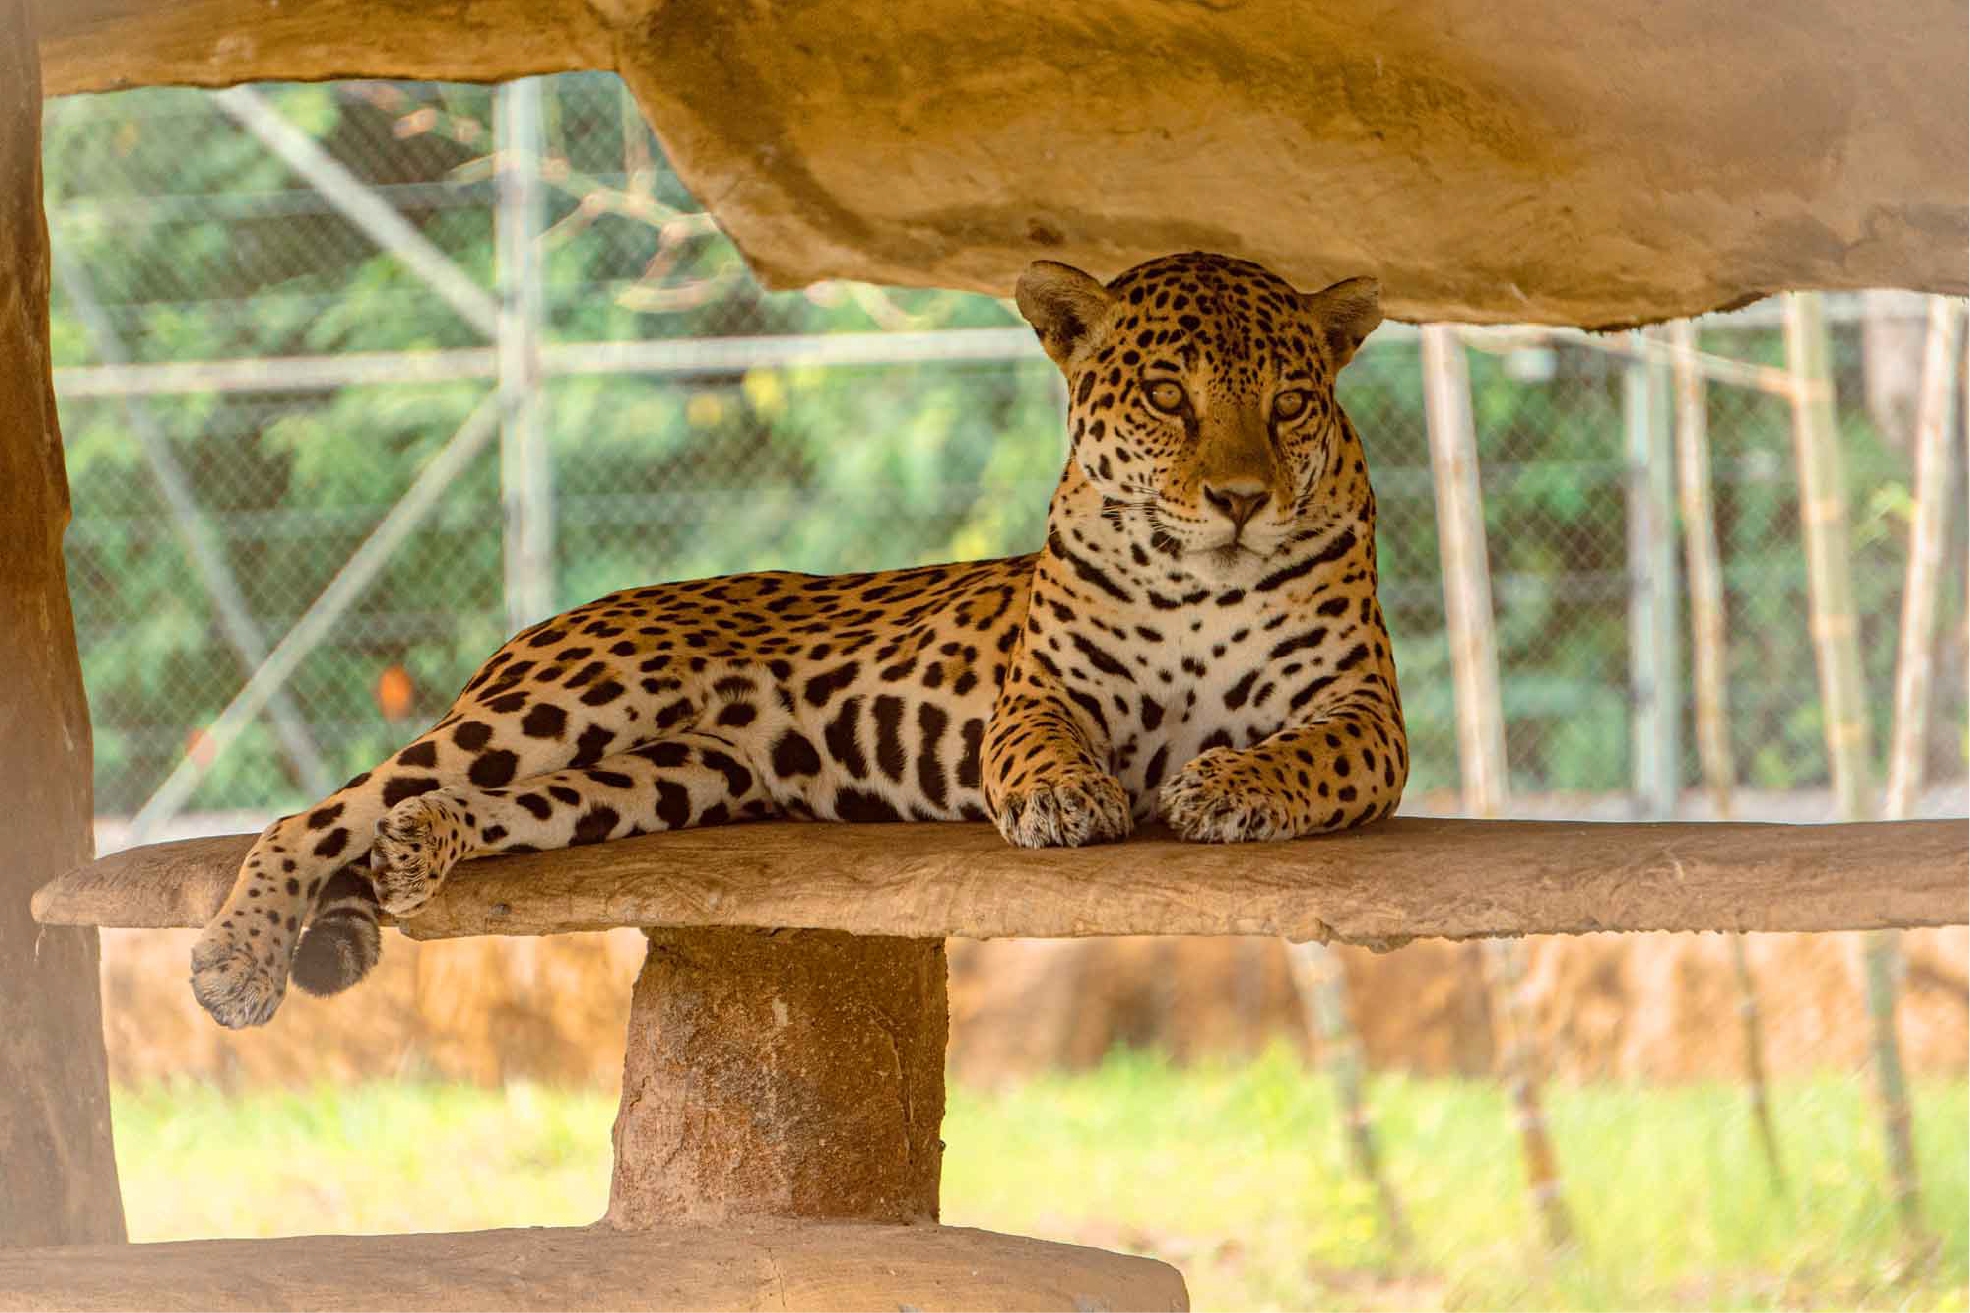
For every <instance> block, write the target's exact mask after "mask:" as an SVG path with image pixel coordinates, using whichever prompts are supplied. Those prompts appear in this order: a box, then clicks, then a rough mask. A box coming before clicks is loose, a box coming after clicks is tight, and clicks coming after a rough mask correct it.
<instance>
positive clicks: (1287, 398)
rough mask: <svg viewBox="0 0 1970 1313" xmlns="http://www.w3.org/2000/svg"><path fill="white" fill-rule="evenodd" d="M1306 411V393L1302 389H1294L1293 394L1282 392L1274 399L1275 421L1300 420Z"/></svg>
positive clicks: (1273, 412)
mask: <svg viewBox="0 0 1970 1313" xmlns="http://www.w3.org/2000/svg"><path fill="white" fill-rule="evenodd" d="M1305 409H1306V392H1305V391H1304V390H1303V389H1301V388H1294V389H1293V390H1292V391H1291V392H1281V393H1280V394H1279V395H1278V396H1276V397H1274V398H1273V399H1272V417H1273V418H1274V419H1298V418H1299V417H1300V413H1301V412H1302V411H1304V410H1305Z"/></svg>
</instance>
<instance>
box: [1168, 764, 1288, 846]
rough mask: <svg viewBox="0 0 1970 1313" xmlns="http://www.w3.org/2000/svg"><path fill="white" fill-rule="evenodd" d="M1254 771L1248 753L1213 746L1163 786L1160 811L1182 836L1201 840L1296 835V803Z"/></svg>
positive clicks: (1231, 840) (1237, 840)
mask: <svg viewBox="0 0 1970 1313" xmlns="http://www.w3.org/2000/svg"><path fill="white" fill-rule="evenodd" d="M1255 775H1256V772H1254V771H1253V770H1252V769H1250V768H1249V766H1248V764H1247V762H1246V761H1245V760H1244V755H1243V754H1241V753H1239V752H1238V751H1236V750H1235V749H1232V748H1212V749H1211V750H1210V751H1209V752H1206V753H1204V754H1203V755H1202V756H1199V757H1197V758H1196V759H1195V760H1193V761H1192V762H1190V764H1189V765H1187V766H1185V767H1184V768H1183V769H1182V770H1180V771H1178V772H1177V773H1176V774H1175V775H1174V776H1173V777H1172V778H1171V779H1170V781H1169V782H1168V783H1167V784H1165V785H1164V786H1163V789H1162V792H1161V793H1160V794H1159V795H1158V796H1157V800H1156V806H1157V810H1158V811H1159V812H1160V813H1161V814H1162V817H1163V819H1164V820H1165V821H1167V822H1169V826H1170V828H1171V829H1173V830H1175V831H1176V832H1177V834H1178V835H1180V836H1181V837H1183V838H1185V839H1190V840H1192V841H1194V842H1197V843H1249V842H1255V841H1261V840H1266V839H1291V838H1294V837H1296V836H1297V835H1298V834H1299V830H1298V828H1297V827H1296V826H1295V825H1294V821H1293V808H1292V806H1291V804H1290V803H1289V802H1288V801H1287V800H1286V799H1283V798H1281V797H1279V796H1278V794H1277V793H1275V792H1274V791H1273V790H1272V789H1271V788H1269V787H1268V785H1267V783H1266V781H1264V780H1262V779H1259V778H1256V777H1255Z"/></svg>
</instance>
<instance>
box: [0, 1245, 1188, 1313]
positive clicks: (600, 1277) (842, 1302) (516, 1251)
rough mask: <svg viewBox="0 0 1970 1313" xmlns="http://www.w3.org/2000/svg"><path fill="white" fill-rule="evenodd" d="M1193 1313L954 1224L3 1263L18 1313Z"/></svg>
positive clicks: (1172, 1279) (1148, 1274)
mask: <svg viewBox="0 0 1970 1313" xmlns="http://www.w3.org/2000/svg"><path fill="white" fill-rule="evenodd" d="M898 1307H904V1308H918V1309H924V1310H926V1311H928V1310H936V1309H978V1308H994V1309H1035V1310H1038V1309H1061V1310H1068V1309H1090V1308H1099V1309H1187V1308H1189V1307H1190V1300H1189V1295H1188V1293H1187V1292H1186V1291H1185V1289H1184V1285H1183V1278H1182V1277H1181V1276H1180V1275H1178V1273H1177V1271H1176V1269H1175V1268H1173V1267H1170V1266H1169V1265H1168V1264H1166V1263H1159V1262H1157V1261H1156V1260H1154V1259H1149V1258H1133V1257H1129V1256H1127V1255H1123V1254H1111V1253H1109V1252H1107V1251H1106V1250H1102V1249H1087V1248H1083V1247H1081V1246H1078V1245H1057V1244H1050V1243H1048V1242H1046V1241H1043V1240H1028V1239H1025V1238H1023V1237H1020V1236H1006V1235H998V1234H995V1233H993V1232H991V1231H974V1230H970V1229H967V1228H964V1227H950V1226H864V1225H844V1224H825V1225H821V1224H815V1225H792V1224H789V1225H785V1226H773V1227H766V1226H762V1227H757V1228H752V1229H731V1230H716V1231H712V1230H657V1231H636V1232H627V1231H611V1230H604V1229H602V1228H600V1227H592V1228H587V1229H566V1230H562V1229H548V1228H539V1229H527V1230H507V1231H466V1232H460V1233H456V1234H450V1235H446V1234H435V1235H403V1236H306V1237H300V1238H295V1239H290V1240H198V1241H186V1242H182V1243H177V1244H162V1245H80V1246H73V1247H69V1248H61V1249H0V1308H4V1309H33V1310H41V1309H128V1308H147V1309H159V1310H178V1309H290V1308H306V1309H324V1310H356V1309H704V1308H720V1309H787V1308H798V1309H815V1310H826V1309H872V1308H898Z"/></svg>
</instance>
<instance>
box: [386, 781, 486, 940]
mask: <svg viewBox="0 0 1970 1313" xmlns="http://www.w3.org/2000/svg"><path fill="white" fill-rule="evenodd" d="M470 842H471V830H470V827H468V826H467V825H466V822H465V811H464V808H462V807H461V806H460V805H459V804H458V803H456V802H454V801H452V800H451V799H449V798H446V797H445V796H444V795H442V794H439V793H424V794H419V795H418V796H417V797H415V798H406V799H404V800H403V801H402V802H400V803H398V804H397V805H396V806H395V807H392V808H391V809H390V810H389V811H388V812H386V813H384V816H383V819H382V820H380V821H378V822H377V823H376V844H375V846H374V847H372V848H371V849H370V851H369V878H370V882H371V883H372V884H374V885H375V886H376V901H377V902H378V903H380V904H382V906H383V910H384V911H386V912H388V913H390V914H391V915H392V916H408V915H410V914H411V913H412V912H415V911H416V910H417V909H418V908H420V907H422V906H424V904H426V903H428V902H430V901H431V896H432V895H433V894H435V893H437V892H438V886H440V885H442V884H443V883H444V880H445V876H446V875H448V874H450V872H451V868H452V867H454V866H456V865H458V862H459V860H460V859H461V858H463V857H464V856H465V853H466V851H467V848H468V846H469V845H470Z"/></svg>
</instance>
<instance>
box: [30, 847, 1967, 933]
mask: <svg viewBox="0 0 1970 1313" xmlns="http://www.w3.org/2000/svg"><path fill="white" fill-rule="evenodd" d="M251 842H252V836H249V835H235V836H228V837H224V838H213V839H192V840H186V841H183V842H179V843H167V844H156V845H153V846H150V847H145V848H133V849H131V850H129V851H127V852H122V853H117V854H115V855H113V856H110V857H106V858H104V859H102V860H101V861H98V862H94V863H91V864H90V865H88V866H83V867H78V868H77V869H75V870H73V871H70V872H69V873H68V874H66V875H64V876H61V877H60V878H58V879H56V880H54V881H52V882H50V883H49V884H48V885H46V886H44V887H43V888H42V889H41V890H40V892H39V893H37V894H36V895H35V897H34V915H35V916H36V917H37V918H38V919H40V920H41V921H43V922H46V923H48V924H54V925H102V926H131V927H159V926H199V925H203V924H205V922H206V921H207V920H209V919H210V918H211V917H212V915H213V913H214V912H215V911H216V910H217V909H218V907H219V904H220V902H221V901H222V900H223V898H224V897H225V893H226V891H227V889H228V888H230V887H231V884H232V881H233V875H234V873H235V871H236V870H237V869H238V867H239V863H240V860H241V858H242V857H243V856H244V855H245V853H246V850H247V848H248V847H249V846H250V844H251ZM1967 865H1970V830H1966V823H1965V822H1964V821H1961V820H1943V821H1892V822H1880V823H1875V824H1856V825H1755V824H1738V823H1731V824H1722V823H1701V822H1659V823H1633V824H1610V823H1592V822H1549V821H1465V820H1425V819H1412V818H1404V817H1397V818H1395V819H1393V820H1389V821H1384V822H1382V823H1381V824H1379V825H1373V826H1369V827H1368V828H1366V829H1362V830H1354V831H1350V832H1347V833H1344V834H1339V835H1332V836H1328V837H1324V838H1315V839H1300V840H1296V841H1294V842H1290V843H1268V844H1239V845H1231V846H1214V845H1204V844H1191V843H1183V842H1180V841H1178V840H1176V839H1173V838H1171V837H1170V836H1169V834H1168V832H1167V831H1163V830H1158V829H1151V830H1147V831H1145V832H1143V833H1141V834H1139V835H1137V836H1136V837H1135V838H1133V839H1130V840H1129V841H1128V842H1126V843H1119V844H1108V845H1104V846H1101V847H1095V848H1082V849H1076V850H1065V849H1051V850H1039V851H1032V850H1020V849H1016V848H1012V847H1010V846H1008V845H1007V844H1006V843H1005V842H1004V841H1003V840H1002V839H1001V838H1000V837H999V835H998V834H997V832H996V831H994V830H993V829H992V828H991V827H990V826H987V825H983V824H945V825H839V824H818V823H805V824H803V823H797V822H774V823H770V824H754V825H730V826H719V827H714V828H711V829H702V830H681V831H677V832H674V833H670V834H661V835H647V836H643V837H640V838H634V839H623V840H618V841H617V842H614V843H608V844H598V845H595V846H592V847H585V848H573V849H569V850H567V851H565V852H553V853H530V854H526V855H516V856H506V857H488V858H481V859H478V860H475V861H470V862H467V863H465V864H464V865H462V866H461V867H460V868H459V869H458V871H457V872H456V873H455V874H454V875H453V876H452V878H451V879H450V880H449V881H448V882H447V883H446V885H445V887H444V889H443V890H442V891H440V893H439V894H438V896H437V897H436V898H434V899H433V900H432V901H431V902H430V903H429V904H428V905H427V906H426V907H425V908H424V909H423V910H422V911H421V912H419V913H418V915H416V916H415V917H412V918H410V919H408V920H407V921H406V922H405V923H404V924H403V927H402V928H403V930H404V932H405V933H406V934H409V935H411V936H413V937H414V938H419V939H444V938H456V937H459V936H464V935H484V934H555V933H559V932H562V931H568V930H600V929H607V928H610V927H614V926H646V927H654V926H768V927H778V926H786V927H795V928H804V929H824V930H846V931H849V932H851V933H854V934H863V935H896V936H903V937H910V938H935V937H941V936H946V935H963V936H968V937H971V938H978V939H992V938H1001V937H1008V936H1028V937H1075V936H1084V935H1149V934H1160V935H1174V934H1192V935H1223V934H1251V935H1282V936H1285V937H1287V938H1290V939H1301V940H1304V939H1322V940H1338V941H1343V942H1347V943H1356V944H1367V945H1369V946H1372V947H1392V946H1395V945H1397V944H1400V943H1403V942H1406V941H1407V940H1409V939H1412V938H1418V937H1424V936H1438V937H1442V938H1448V939H1469V938H1478V937H1485V936H1500V935H1528V934H1581V933H1585V932H1588V931H1597V930H1631V931H1640V930H1771V931H1813V930H1865V929H1879V928H1890V927H1896V928H1899V927H1912V926H1933V925H1955V924H1962V923H1963V922H1964V921H1965V920H1966V919H1970V890H1966V885H1965V879H1964V875H1965V870H1966V866H1967Z"/></svg>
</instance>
